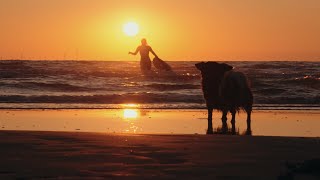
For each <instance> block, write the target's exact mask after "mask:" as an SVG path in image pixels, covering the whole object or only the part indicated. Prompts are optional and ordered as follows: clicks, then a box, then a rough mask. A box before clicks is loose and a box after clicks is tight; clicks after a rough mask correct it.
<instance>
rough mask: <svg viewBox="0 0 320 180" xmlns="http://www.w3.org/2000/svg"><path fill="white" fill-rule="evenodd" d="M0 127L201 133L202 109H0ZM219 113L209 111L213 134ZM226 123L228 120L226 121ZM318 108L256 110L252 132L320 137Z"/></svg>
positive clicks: (239, 127) (241, 118)
mask: <svg viewBox="0 0 320 180" xmlns="http://www.w3.org/2000/svg"><path fill="white" fill-rule="evenodd" d="M0 117H1V118H0V127H1V129H2V130H31V131H77V132H101V133H133V134H205V133H206V130H207V113H206V110H151V109H136V108H134V107H128V108H127V109H108V110H97V109H96V110H81V109H78V110H71V109H69V110H36V109H34V110H5V109H2V110H0ZM220 118H221V117H220V113H217V112H214V113H213V127H214V131H215V133H217V130H219V128H220V127H221V120H220ZM245 120H246V115H245V113H240V114H238V115H237V121H236V131H237V133H238V134H240V135H241V134H243V133H244V132H245V130H246V121H245ZM228 123H229V121H228ZM319 127H320V111H319V110H256V111H254V112H253V114H252V135H254V136H257V135H262V136H299V137H320V131H319Z"/></svg>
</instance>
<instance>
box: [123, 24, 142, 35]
mask: <svg viewBox="0 0 320 180" xmlns="http://www.w3.org/2000/svg"><path fill="white" fill-rule="evenodd" d="M123 32H124V33H125V34H126V35H127V36H136V35H137V34H138V33H139V25H138V24H137V23H135V22H128V23H126V24H124V25H123Z"/></svg>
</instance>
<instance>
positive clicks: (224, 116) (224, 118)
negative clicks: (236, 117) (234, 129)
mask: <svg viewBox="0 0 320 180" xmlns="http://www.w3.org/2000/svg"><path fill="white" fill-rule="evenodd" d="M227 114H228V110H226V109H224V110H223V111H222V118H221V121H222V133H224V134H226V133H227V131H228V124H227Z"/></svg>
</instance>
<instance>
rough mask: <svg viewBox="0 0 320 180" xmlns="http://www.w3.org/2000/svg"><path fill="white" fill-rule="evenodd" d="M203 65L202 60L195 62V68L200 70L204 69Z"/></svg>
mask: <svg viewBox="0 0 320 180" xmlns="http://www.w3.org/2000/svg"><path fill="white" fill-rule="evenodd" d="M204 65H205V63H204V62H200V63H197V64H195V66H196V68H197V69H199V70H200V71H202V70H203V69H204Z"/></svg>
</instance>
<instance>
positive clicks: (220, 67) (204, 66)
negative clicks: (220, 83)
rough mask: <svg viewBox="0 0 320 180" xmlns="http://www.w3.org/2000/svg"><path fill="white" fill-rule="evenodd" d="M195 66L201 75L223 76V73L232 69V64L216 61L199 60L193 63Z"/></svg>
mask: <svg viewBox="0 0 320 180" xmlns="http://www.w3.org/2000/svg"><path fill="white" fill-rule="evenodd" d="M195 66H196V68H197V69H199V70H200V71H201V74H202V77H205V76H223V74H224V73H225V72H227V71H230V70H232V69H233V67H232V66H230V65H228V64H225V63H217V62H212V61H209V62H200V63H197V64H195Z"/></svg>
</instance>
